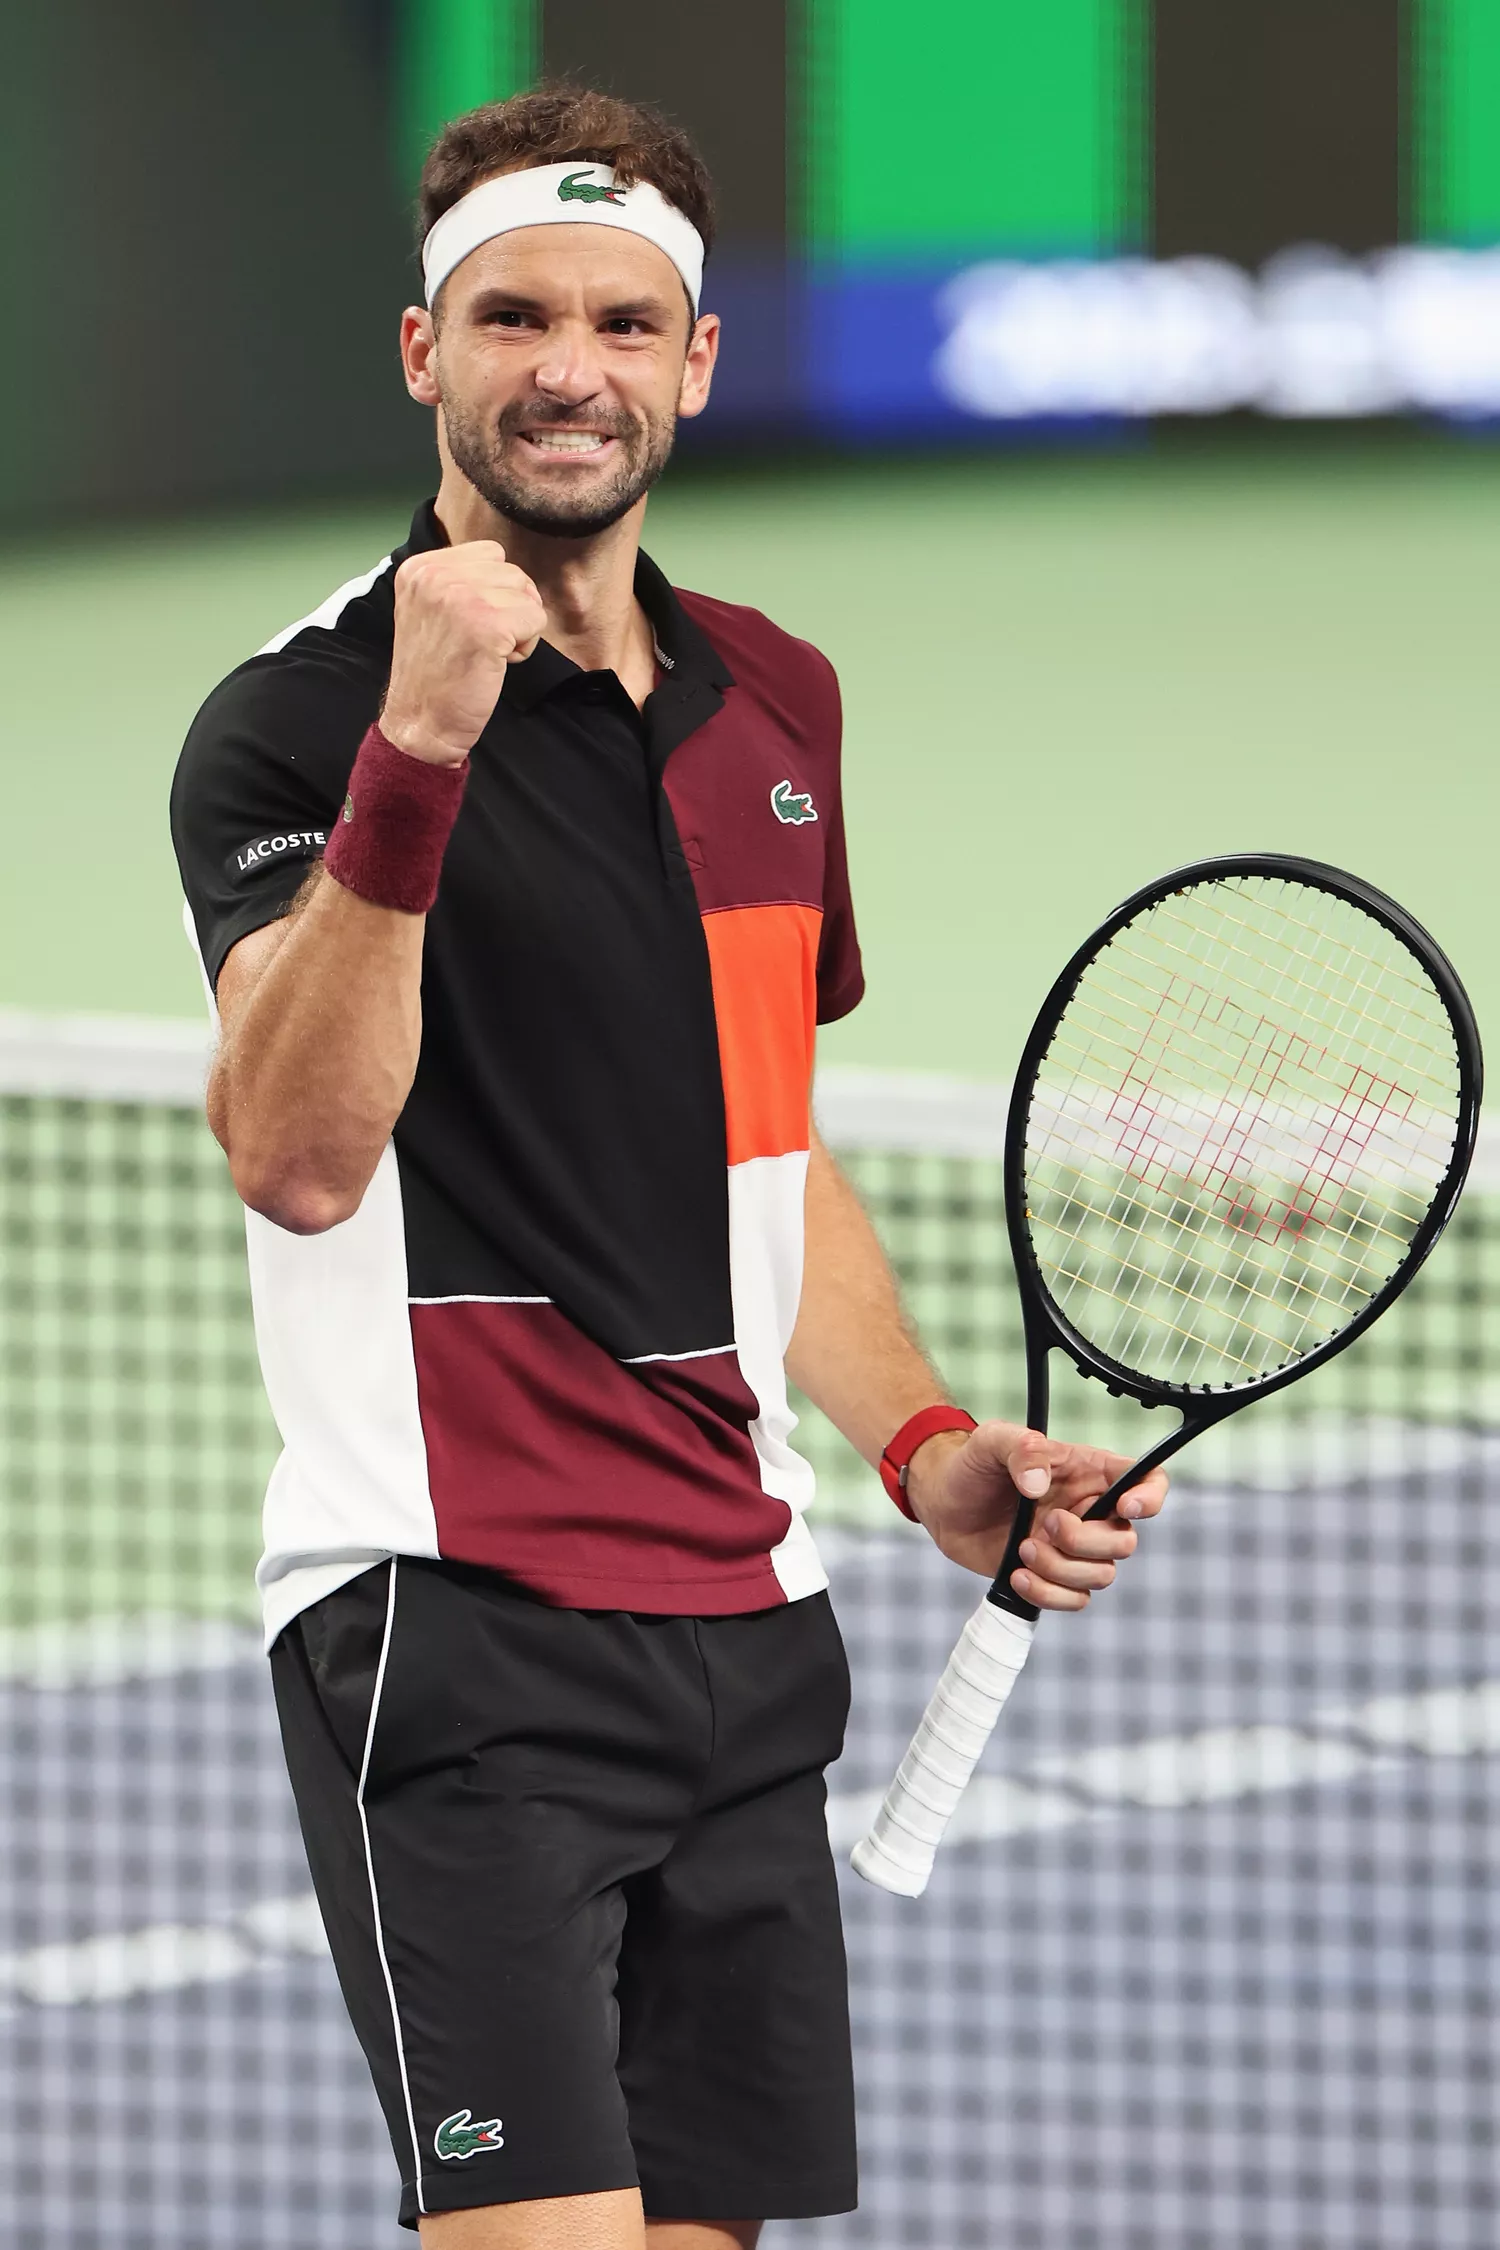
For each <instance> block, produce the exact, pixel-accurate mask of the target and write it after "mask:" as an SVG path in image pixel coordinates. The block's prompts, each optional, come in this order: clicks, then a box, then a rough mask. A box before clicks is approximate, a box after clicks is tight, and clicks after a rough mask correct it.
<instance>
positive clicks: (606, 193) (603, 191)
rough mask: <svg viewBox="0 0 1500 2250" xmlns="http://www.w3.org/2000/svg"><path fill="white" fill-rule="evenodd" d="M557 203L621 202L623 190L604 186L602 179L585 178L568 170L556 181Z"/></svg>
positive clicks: (622, 200)
mask: <svg viewBox="0 0 1500 2250" xmlns="http://www.w3.org/2000/svg"><path fill="white" fill-rule="evenodd" d="M557 200H558V202H559V203H623V202H624V200H625V190H624V189H623V188H617V187H606V186H605V185H604V182H603V181H602V180H586V179H585V178H584V176H583V174H582V173H581V172H570V173H569V174H568V176H567V178H566V179H565V180H559V181H558V183H557Z"/></svg>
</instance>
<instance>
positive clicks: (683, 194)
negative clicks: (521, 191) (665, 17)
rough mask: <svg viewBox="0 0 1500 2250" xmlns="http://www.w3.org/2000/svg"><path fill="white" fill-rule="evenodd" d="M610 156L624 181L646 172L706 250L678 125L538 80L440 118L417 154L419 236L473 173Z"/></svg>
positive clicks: (708, 188) (709, 223)
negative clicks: (535, 85)
mask: <svg viewBox="0 0 1500 2250" xmlns="http://www.w3.org/2000/svg"><path fill="white" fill-rule="evenodd" d="M575 161H577V162H578V163H580V164H612V165H613V166H614V169H615V173H616V176H617V178H618V179H619V180H620V182H621V184H622V185H623V186H625V187H632V186H634V184H635V182H636V181H637V180H646V181H648V182H649V183H650V185H651V186H652V187H654V188H655V189H656V190H657V192H658V194H660V195H663V196H665V198H666V200H667V202H668V203H671V204H674V205H675V206H676V208H677V209H678V210H679V211H681V212H682V213H683V215H684V217H686V218H689V219H691V220H692V222H693V225H694V226H695V227H696V228H697V229H698V232H699V233H700V234H701V235H702V237H703V247H704V249H705V250H711V249H712V248H713V239H714V200H713V187H712V184H711V182H710V180H709V176H708V167H707V166H706V165H705V163H704V161H703V159H702V157H701V156H700V155H699V154H698V151H697V150H696V149H695V148H694V146H693V144H692V142H691V141H690V140H689V139H688V137H687V135H686V133H684V132H683V131H682V130H681V128H680V127H678V126H676V125H673V124H672V123H671V122H670V120H669V119H667V118H665V117H663V116H662V115H661V113H660V111H659V110H655V109H651V108H649V107H648V106H647V105H646V104H645V103H644V102H622V101H617V100H616V99H615V97H614V95H613V94H600V93H594V92H592V91H590V90H589V89H588V88H586V87H578V86H543V87H540V88H539V89H538V90H537V91H536V92H535V93H531V94H514V95H512V97H511V99H510V100H509V101H505V102H486V103H485V104H484V106H483V108H481V109H471V110H469V111H468V113H467V114H466V115H465V116H463V117H455V118H454V119H453V120H452V121H451V123H449V124H447V125H445V126H444V127H443V129H442V131H441V132H440V133H439V135H438V137H437V139H436V140H435V141H434V142H433V144H432V147H431V148H430V149H429V150H428V152H427V161H426V163H425V164H424V165H423V166H422V183H421V187H420V189H419V190H418V212H419V218H420V225H421V233H422V238H423V239H424V240H425V238H426V235H427V231H428V229H429V228H430V227H431V226H433V225H434V224H435V223H436V221H437V220H439V219H440V218H441V217H442V215H443V213H444V212H445V211H446V210H448V209H450V208H451V206H452V205H453V204H455V203H457V201H458V200H459V197H460V196H463V195H467V194H468V192H469V190H470V188H472V187H477V186H478V185H479V182H480V181H481V180H487V179H491V178H493V176H494V175H495V174H496V173H497V172H509V171H514V170H518V169H521V168H523V167H524V168H529V167H531V166H533V165H537V164H571V163H573V162H575Z"/></svg>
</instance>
